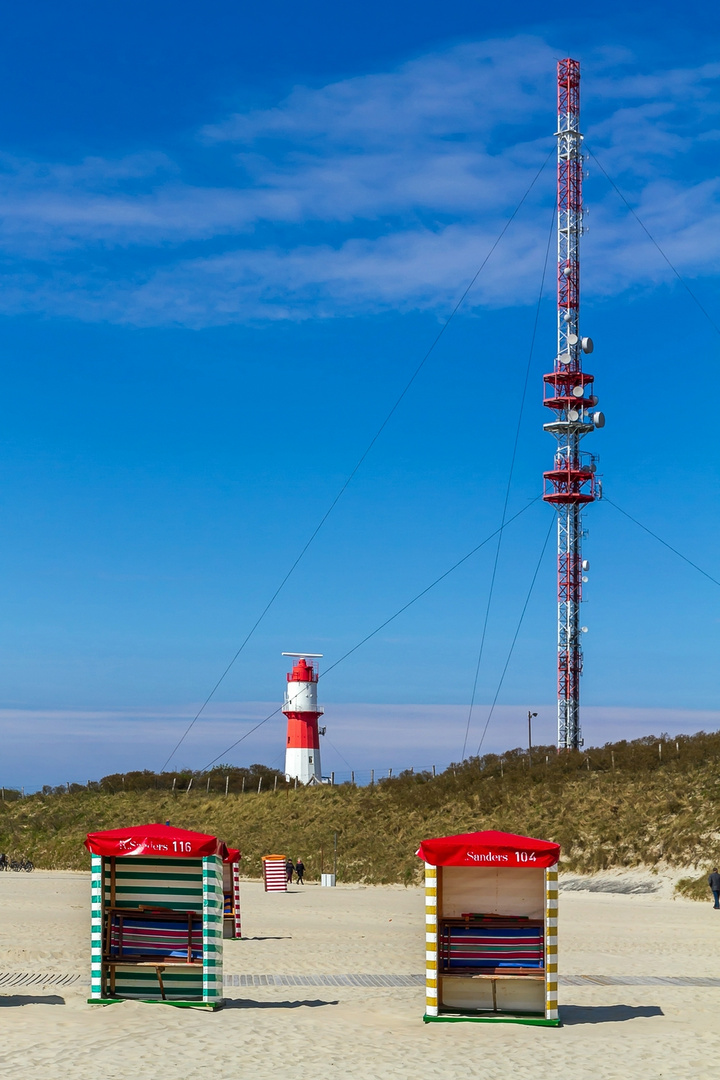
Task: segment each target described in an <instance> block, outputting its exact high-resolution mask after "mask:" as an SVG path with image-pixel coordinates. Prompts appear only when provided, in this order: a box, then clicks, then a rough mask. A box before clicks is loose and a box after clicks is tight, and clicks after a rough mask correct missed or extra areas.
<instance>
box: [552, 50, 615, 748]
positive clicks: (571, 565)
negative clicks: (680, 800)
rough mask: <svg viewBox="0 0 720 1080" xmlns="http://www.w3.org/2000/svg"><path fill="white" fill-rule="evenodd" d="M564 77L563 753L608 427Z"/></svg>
mask: <svg viewBox="0 0 720 1080" xmlns="http://www.w3.org/2000/svg"><path fill="white" fill-rule="evenodd" d="M557 76H558V128H557V131H556V133H555V134H556V136H557V140H558V166H557V170H558V171H557V183H558V187H557V212H558V226H557V229H558V279H557V311H558V321H557V337H558V341H557V355H556V357H555V363H554V365H553V371H552V372H551V374H549V375H545V376H544V377H543V378H544V382H545V394H544V402H543V404H544V405H545V406H546V407H547V408H549V409H552V411H553V412H554V413H555V416H554V418H553V419H552V420H551V421H550V423H548V424H544V425H543V426H544V428H545V431H549V432H550V433H551V434H552V435H554V436H555V438H556V439H557V450H556V451H555V460H554V463H553V468H552V469H551V470H549V471H548V472H546V473H545V474H544V480H545V490H544V494H543V498H544V499H545V501H546V502H548V503H550V504H551V505H553V506H554V507H555V508H556V510H557V520H558V543H557V560H558V638H557V649H558V654H557V655H558V659H557V665H558V750H577V749H578V748H579V747H580V746H581V745H582V740H581V737H580V675H581V674H582V666H583V655H582V645H581V644H580V638H581V635H582V633H584V631H585V630H586V629H587V628H586V627H584V626H583V627H581V625H580V603H581V601H582V583H583V580H587V579H586V578H585V579H583V571H585V570H587V569H588V564H587V562H583V557H582V540H583V527H582V509H583V506H585V504H586V503H591V502H594V501H595V499H597V498H600V495H601V488H600V483H599V481H598V480H597V479H596V477H595V469H596V462H595V458H594V457H593V455H592V454H588V453H582V452H581V451H580V441H581V439H583V438H584V436H585V435H588V434H590V432H592V431H594V429H595V428H601V427H604V425H605V417H604V416H603V414H602V413H601V412H594V411H593V410H594V409H595V407H596V405H597V398H596V397H595V395H594V393H593V380H594V376H593V375H590V374H588V372H586V371H583V368H582V359H583V354H585V353H591V352H592V351H593V343H592V339H591V338H589V337H581V336H580V329H579V317H580V237H581V235H582V232H583V224H582V222H583V202H582V180H583V153H582V140H583V136H582V135H581V134H580V64H579V63H578V61H577V60H570V59H566V60H560V61H559V62H558V66H557Z"/></svg>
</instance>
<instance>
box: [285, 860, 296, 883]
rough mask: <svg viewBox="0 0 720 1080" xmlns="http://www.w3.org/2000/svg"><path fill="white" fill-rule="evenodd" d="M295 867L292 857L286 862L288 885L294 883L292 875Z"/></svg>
mask: <svg viewBox="0 0 720 1080" xmlns="http://www.w3.org/2000/svg"><path fill="white" fill-rule="evenodd" d="M294 869H295V867H294V866H293V861H292V859H288V861H287V862H286V863H285V873H286V874H287V883H288V885H292V876H293V871H294Z"/></svg>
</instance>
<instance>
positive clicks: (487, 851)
mask: <svg viewBox="0 0 720 1080" xmlns="http://www.w3.org/2000/svg"><path fill="white" fill-rule="evenodd" d="M416 854H417V855H418V856H419V857H420V858H421V859H424V860H425V862H427V863H430V865H431V866H505V867H513V866H525V867H530V866H552V865H553V864H554V863H556V862H557V861H558V859H559V858H560V845H559V844H553V843H551V842H550V841H549V840H535V839H533V837H531V836H517V835H516V834H515V833H507V832H497V831H496V830H495V829H487V830H486V831H485V832H471V833H459V834H458V835H457V836H439V837H438V838H437V839H436V840H423V842H422V843H421V845H420V847H419V848H418V850H417V852H416Z"/></svg>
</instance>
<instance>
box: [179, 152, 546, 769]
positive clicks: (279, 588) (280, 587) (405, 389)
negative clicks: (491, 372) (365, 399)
mask: <svg viewBox="0 0 720 1080" xmlns="http://www.w3.org/2000/svg"><path fill="white" fill-rule="evenodd" d="M552 153H553V151H552V150H550V152H549V153H548V155H547V157H546V158H545V160H544V161H543V163H542V165H541V166H540V168H539V169H538V170H537V172H536V173H535V175H534V176H533V178H532V180H531V181H530V183H529V185H528V186H527V188H526V189H525V192H524V194H523V196H522V198H521V199H520V201H519V202H518V204H517V205H516V207H515V209H514V210H513V212H512V214H511V215H510V217H509V218H508V219H507V221H506V222H505V224H504V225H503V227H502V229H501V230H500V232H499V233H498V235H497V237H496V238H495V240H494V242H493V244H492V245H491V247H490V249H489V250H488V252H487V254H486V255H485V258H484V259H483V261H482V262H481V264H480V266H479V267H478V269H477V270H476V272H475V274H474V275H473V277H472V278H471V280H470V282H469V284H468V285H467V286H466V288H465V289H464V291H463V292H462V294H461V296H460V299H459V300H458V301H457V302H456V304H455V306H454V307H453V309H452V310H451V312H450V314H449V315H448V317H447V319H446V320H445V322H444V323H443V324H442V326H441V327H440V329H439V330H438V332H437V334H436V335H435V337H434V339H433V341H432V342H431V344H430V347H429V349H428V350H427V351H426V352H425V355H424V356H423V357H422V359H421V360H420V363H419V364H418V365H417V367H416V368H415V370H414V371H413V373H412V375H411V376H410V378H409V379H408V381H407V382H406V384H405V386H404V387H403V389H402V391H401V392H400V394H399V396H398V397H397V398H396V399H395V402H394V404H393V405H392V407H391V408H390V410H389V412H388V413H387V414H386V416H385V419H384V420H383V421H382V423H381V424H380V426H379V428H378V429H377V431H376V432H375V434H374V435H373V437H372V438H371V440H370V442H369V443H368V444H367V446H366V447H365V450H364V451H363V453H362V454H361V455H360V457H359V458H358V460H357V462H356V463H355V466H354V467H353V469H352V470H351V472H350V473H349V474H348V476H347V478H346V479H345V481H344V483H343V484H342V486H341V487H340V489H339V491H338V492H337V494H336V495H335V497H334V499H333V500H332V502H331V503H330V505H329V507H328V508H327V510H326V511H325V513H324V514H323V515H322V517H321V518H320V520H319V522H318V523H317V525H316V526H315V528H314V529H313V531H312V533H311V534H310V537H309V538H308V540H306V542H305V544H304V545H303V547H302V548H301V549H300V552H299V554H298V555H297V557H296V558H295V560H294V561H293V563H292V564H291V566H290V569H289V570H288V571H287V572H286V574H285V576H284V577H283V578H282V579H281V581H280V584H279V585H278V586H277V588H276V589H275V591H274V592H273V594H272V596H271V597H270V599H269V600H268V602H267V604H266V605H265V607H264V608H263V609H262V611H261V612H260V614H259V616H258V617H257V619H256V620H255V622H254V623H253V625H252V626H251V627H250V630H249V631H248V633H247V634H246V635H245V637H244V639H243V640H242V642H241V643H240V647H239V648H238V649H237V651H236V652H235V654H234V656H233V657H232V659H231V660H230V663H229V664H228V665H227V666H226V668H225V669H224V671H223V672H222V674H221V675H220V678H219V679H218V680H217V682H216V683H215V685H214V686H213V688H212V690H211V691H210V693H209V694H208V695H207V697H206V698H205V700H204V701H203V703H202V704H201V706H200V708H199V709H198V711H197V712H196V714H195V716H194V717H193V718H192V720H191V721H190V723H189V724H188V725H187V727H186V728H185V731H184V732H183V734H182V735H181V737H180V738H179V739H178V741H177V742H176V744H175V746H174V747H173V749H172V750H171V752H170V754H168V756H167V758H166V759H165V762H164V764H163V766H162V769H163V770H164V769H165V768H166V767H167V765H168V764H169V763H170V761H172V759H173V757H174V756H175V754H176V753H177V751H178V750H179V749H180V747H181V746H182V744H183V743H184V742H185V739H186V738H187V736H188V735H189V734H190V732H191V730H192V729H193V727H194V726H195V724H196V723H197V721H198V720H199V719H200V717H201V716H202V714H203V713H204V711H205V709H206V708H207V706H208V705H209V704H210V702H211V701H212V699H213V698H214V697H215V694H216V693H217V691H218V689H219V687H220V685H221V684H222V683H223V682H224V680H225V678H226V676H227V675H228V673H229V671H230V669H231V668H232V667H233V665H234V664H235V662H236V661H237V659H238V658H239V657H240V655H241V653H242V652H243V651H244V649H245V646H246V645H247V644H248V642H249V641H250V639H251V638H252V636H253V634H254V633H255V631H256V630H257V628H258V626H259V625H260V623H261V622H262V621H263V619H264V618H265V616H266V615H267V613H268V611H269V610H270V608H271V607H272V605H273V604H274V603H275V601H276V600H277V598H278V596H279V595H280V593H281V592H282V590H283V588H284V587H285V585H286V584H287V582H288V580H289V579H290V577H291V576H292V574H293V572H294V571H295V569H296V568H297V566H298V565H299V563H300V561H301V560H302V558H303V557H304V555H305V554H306V552H307V551H308V549H309V548H310V545H311V544H312V543H313V541H314V540H315V537H316V536H317V535H318V533H319V532H320V530H321V529H322V527H323V525H324V524H325V522H326V521H327V519H328V518H329V517H330V515H331V514H332V512H333V510H334V509H335V507H336V506H337V504H338V503H339V502H340V500H341V498H342V497H343V495H344V494H345V492H346V491H347V489H348V487H349V486H350V484H351V483H352V481H353V479H354V478H355V476H356V475H357V473H358V471H359V470H360V468H361V467H362V465H363V463H364V461H365V459H366V458H367V456H368V454H369V453H370V451H371V450H372V448H373V447H374V445H375V443H376V442H377V441H378V439H379V438H380V436H381V435H382V433H383V431H384V430H385V428H386V427H387V425H388V424H389V422H390V420H391V419H392V417H393V416H394V414H395V412H396V411H397V409H398V407H399V406H400V404H401V402H402V401H403V399H404V397H405V395H406V394H407V393H408V391H409V390H410V388H411V386H412V385H413V383H414V382H415V380H416V378H417V377H418V375H419V374H420V372H421V371H422V369H423V367H424V366H425V364H426V362H427V361H428V359H429V358H430V356H431V355H432V353H433V352H434V350H435V347H436V346H437V345H438V343H439V342H440V340H441V338H442V337H443V335H444V334H445V331H446V330H447V328H448V326H449V325H450V323H451V322H452V320H453V319H454V318H455V315H456V314H457V312H458V311H459V309H460V307H461V306H462V304H463V303H464V301H465V299H466V297H467V296H468V294H469V292H470V290H471V289H472V287H473V285H474V284H475V282H476V281H477V279H478V278H479V277H480V274H481V273H482V271H483V270H484V269H485V267H486V266H487V264H488V262H489V260H490V258H491V256H492V255H493V252H494V251H495V249H496V248H497V246H498V244H499V243H500V241H501V240H502V238H503V237H504V236H505V233H506V232H507V231H508V229H509V228H510V226H511V224H512V223H513V221H514V220H515V218H516V217H517V215H518V213H519V212H520V210H521V208H522V207H523V205H524V203H525V200H526V199H527V197H528V195H529V194H530V192H531V191H532V189H533V188H534V187H535V184H536V183H537V181H538V180H539V178H540V175H541V173H542V172H543V170H544V168H545V166H546V165H547V163H548V161H549V160H550V158H551V156H552Z"/></svg>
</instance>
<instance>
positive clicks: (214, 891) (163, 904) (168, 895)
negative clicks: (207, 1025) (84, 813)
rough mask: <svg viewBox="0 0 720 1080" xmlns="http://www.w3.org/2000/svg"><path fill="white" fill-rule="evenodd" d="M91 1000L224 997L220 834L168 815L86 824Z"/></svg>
mask: <svg viewBox="0 0 720 1080" xmlns="http://www.w3.org/2000/svg"><path fill="white" fill-rule="evenodd" d="M85 846H86V847H87V848H88V850H89V851H90V853H91V856H92V885H91V888H92V900H91V903H92V912H91V991H90V998H89V1001H90V1002H91V1003H99V1004H109V1003H111V1002H114V1001H122V1000H124V999H125V998H136V999H138V1000H141V1001H148V1002H161V1001H164V1002H167V1004H169V1005H181V1006H182V1005H184V1006H193V1007H198V1006H206V1007H208V1008H212V1009H216V1008H218V1007H220V1006H221V1005H222V1003H223V997H222V993H223V977H222V955H223V861H224V859H226V858H227V857H228V852H227V848H226V847H225V845H224V844H223V843H222V841H220V840H218V839H217V837H215V836H208V835H206V834H205V833H197V832H190V831H189V830H187V829H175V828H171V827H170V826H169V825H139V826H133V827H132V828H128V829H110V830H108V831H107V832H95V833H88V836H87V840H86V841H85Z"/></svg>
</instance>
